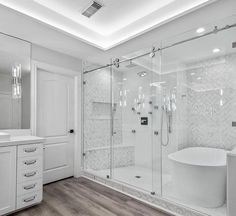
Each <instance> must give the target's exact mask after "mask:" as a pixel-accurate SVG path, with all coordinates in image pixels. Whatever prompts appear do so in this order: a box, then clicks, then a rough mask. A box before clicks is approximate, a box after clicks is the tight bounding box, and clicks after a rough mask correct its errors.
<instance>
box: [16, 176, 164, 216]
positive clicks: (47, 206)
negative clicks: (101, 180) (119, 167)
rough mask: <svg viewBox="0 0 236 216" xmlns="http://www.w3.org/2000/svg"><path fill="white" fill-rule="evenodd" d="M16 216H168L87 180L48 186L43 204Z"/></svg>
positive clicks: (69, 180) (73, 179) (45, 189)
mask: <svg viewBox="0 0 236 216" xmlns="http://www.w3.org/2000/svg"><path fill="white" fill-rule="evenodd" d="M13 215H14V216H75V215H76V216H168V215H167V214H165V213H162V212H160V211H158V210H156V209H154V208H152V207H151V206H148V205H146V204H143V203H141V202H139V201H137V200H135V199H133V198H131V197H129V196H126V195H124V194H122V193H119V192H117V191H114V190H112V189H109V188H107V187H105V186H102V185H100V184H97V183H94V182H92V181H90V180H87V179H85V178H79V179H75V178H70V179H65V180H62V181H58V182H55V183H52V184H48V185H46V186H44V199H43V202H42V203H41V204H39V205H37V206H33V207H31V208H29V209H26V210H22V211H20V212H17V213H15V214H13Z"/></svg>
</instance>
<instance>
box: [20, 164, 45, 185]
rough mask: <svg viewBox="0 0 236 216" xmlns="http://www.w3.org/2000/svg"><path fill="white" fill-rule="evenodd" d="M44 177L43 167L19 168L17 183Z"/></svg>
mask: <svg viewBox="0 0 236 216" xmlns="http://www.w3.org/2000/svg"><path fill="white" fill-rule="evenodd" d="M39 178H42V168H38V169H31V170H18V173H17V183H21V182H26V181H31V180H35V179H39Z"/></svg>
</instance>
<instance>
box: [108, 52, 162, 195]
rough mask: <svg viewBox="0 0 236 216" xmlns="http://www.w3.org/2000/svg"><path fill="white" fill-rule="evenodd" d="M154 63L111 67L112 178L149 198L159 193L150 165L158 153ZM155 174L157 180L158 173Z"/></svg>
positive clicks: (133, 62)
mask: <svg viewBox="0 0 236 216" xmlns="http://www.w3.org/2000/svg"><path fill="white" fill-rule="evenodd" d="M153 62H154V58H152V57H150V56H149V55H146V56H143V57H140V58H137V59H135V60H131V61H126V62H123V63H121V64H120V65H119V68H116V67H113V76H112V78H113V79H112V80H113V81H112V86H113V89H112V91H113V130H114V131H113V144H112V152H113V160H112V162H113V163H112V168H113V169H112V178H113V179H114V180H117V181H120V182H123V183H126V184H128V185H130V186H132V187H135V188H137V189H140V190H144V191H146V192H148V193H152V194H154V193H160V185H161V181H160V178H159V179H158V178H157V176H158V174H157V166H156V165H155V164H154V163H153V158H158V159H160V156H157V155H156V154H160V153H161V151H160V149H159V148H158V145H159V142H158V138H157V137H158V131H157V130H156V128H154V127H153V126H154V121H155V119H154V117H156V116H158V114H157V113H158V104H157V103H158V100H157V96H156V95H154V93H155V92H154V91H153V86H152V84H153V78H154V74H155V71H153ZM159 146H160V145H159ZM157 149H159V151H156V150H157ZM154 151H155V153H154ZM158 159H157V160H158ZM158 163H159V165H160V160H159V161H158ZM154 168H155V170H154ZM154 172H155V173H154ZM158 173H159V177H160V173H161V172H160V170H158ZM153 181H159V185H158V186H159V187H155V188H154V184H153ZM157 184H158V183H157ZM154 189H155V191H154Z"/></svg>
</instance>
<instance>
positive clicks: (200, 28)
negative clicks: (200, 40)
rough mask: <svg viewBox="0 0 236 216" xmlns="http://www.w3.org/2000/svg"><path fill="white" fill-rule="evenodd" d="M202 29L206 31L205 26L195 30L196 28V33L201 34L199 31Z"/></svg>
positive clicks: (201, 31)
mask: <svg viewBox="0 0 236 216" xmlns="http://www.w3.org/2000/svg"><path fill="white" fill-rule="evenodd" d="M204 31H206V30H205V28H202V27H201V28H198V29H197V30H196V32H197V33H198V34H201V33H203V32H204Z"/></svg>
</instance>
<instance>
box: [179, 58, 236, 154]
mask: <svg viewBox="0 0 236 216" xmlns="http://www.w3.org/2000/svg"><path fill="white" fill-rule="evenodd" d="M187 68H188V69H187V70H186V71H185V72H184V74H185V77H186V79H185V80H186V81H185V82H183V83H182V87H183V89H185V90H184V91H182V95H181V96H180V98H181V99H180V100H181V103H182V104H181V107H179V108H180V109H182V110H179V117H180V118H179V121H180V123H182V124H183V125H184V127H185V129H186V133H183V134H181V136H180V137H182V140H179V148H186V147H192V146H204V147H213V148H223V149H227V150H232V149H233V148H234V147H235V146H236V127H232V122H233V121H236V112H235V110H236V54H231V55H226V56H222V57H217V58H214V59H209V60H205V61H200V62H195V63H192V64H188V65H187ZM185 94H186V95H185Z"/></svg>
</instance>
